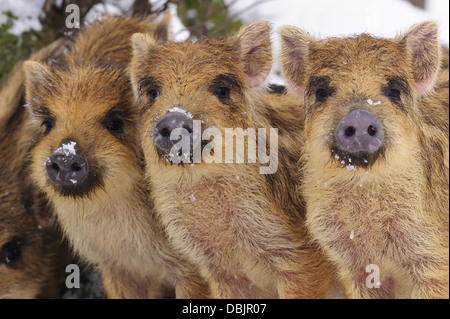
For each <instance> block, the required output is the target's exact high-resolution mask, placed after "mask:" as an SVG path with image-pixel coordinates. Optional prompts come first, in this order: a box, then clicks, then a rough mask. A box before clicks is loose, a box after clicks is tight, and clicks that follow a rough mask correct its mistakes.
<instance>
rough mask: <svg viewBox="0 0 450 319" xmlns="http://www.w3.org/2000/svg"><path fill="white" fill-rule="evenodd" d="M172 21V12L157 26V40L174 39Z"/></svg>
mask: <svg viewBox="0 0 450 319" xmlns="http://www.w3.org/2000/svg"><path fill="white" fill-rule="evenodd" d="M171 21H172V16H171V14H170V12H168V13H166V15H165V16H164V18H163V19H162V20H161V22H160V23H158V25H157V26H156V29H155V32H154V34H155V38H156V40H157V41H161V42H164V41H169V40H172V33H171V32H170V22H171Z"/></svg>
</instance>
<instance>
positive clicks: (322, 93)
mask: <svg viewBox="0 0 450 319" xmlns="http://www.w3.org/2000/svg"><path fill="white" fill-rule="evenodd" d="M329 96H330V92H329V91H328V89H325V88H319V89H317V91H316V100H317V101H318V102H323V101H325V100H326V99H327V98H328V97H329Z"/></svg>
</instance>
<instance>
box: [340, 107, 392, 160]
mask: <svg viewBox="0 0 450 319" xmlns="http://www.w3.org/2000/svg"><path fill="white" fill-rule="evenodd" d="M336 140H337V142H338V145H339V147H340V148H342V150H344V151H346V152H348V153H360V152H363V153H369V154H373V153H375V152H376V151H377V150H378V149H379V148H380V147H381V145H382V144H383V140H384V131H383V127H382V125H381V123H380V121H378V119H377V118H376V117H375V116H374V115H373V114H372V113H371V112H370V111H369V110H367V109H362V108H355V109H352V110H351V111H350V112H348V113H347V115H346V116H344V118H343V119H342V120H341V122H340V123H339V124H338V126H337V130H336Z"/></svg>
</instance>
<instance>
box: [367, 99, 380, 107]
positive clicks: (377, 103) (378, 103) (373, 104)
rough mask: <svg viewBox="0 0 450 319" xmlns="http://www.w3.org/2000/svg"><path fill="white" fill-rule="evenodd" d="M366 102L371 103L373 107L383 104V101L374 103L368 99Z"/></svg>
mask: <svg viewBox="0 0 450 319" xmlns="http://www.w3.org/2000/svg"><path fill="white" fill-rule="evenodd" d="M366 101H367V103H369V104H370V105H372V106H375V105H380V104H381V101H378V102H374V101H372V99H368V100H366Z"/></svg>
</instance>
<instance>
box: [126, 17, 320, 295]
mask: <svg viewBox="0 0 450 319" xmlns="http://www.w3.org/2000/svg"><path fill="white" fill-rule="evenodd" d="M132 42H133V47H134V55H133V60H132V63H131V67H130V76H131V81H132V84H133V89H134V92H135V95H136V98H137V100H138V101H139V103H140V105H141V113H142V126H141V131H140V133H141V139H142V141H141V142H142V146H143V150H144V155H145V159H146V164H147V174H146V176H147V179H148V181H149V182H150V185H151V195H152V198H153V200H154V203H155V208H156V211H157V213H158V215H159V216H160V218H161V220H162V222H163V224H164V226H165V228H166V229H167V234H168V237H169V240H170V241H171V243H173V245H174V246H175V247H176V248H178V249H179V251H180V252H181V253H182V254H183V255H184V256H186V257H187V258H188V259H189V260H190V261H191V262H192V263H194V264H196V265H198V267H199V268H200V271H201V274H202V276H203V278H204V279H205V280H206V281H207V282H208V283H209V285H210V287H211V291H212V294H211V295H212V297H213V298H279V297H281V298H318V297H324V296H325V294H326V290H327V285H328V271H329V268H328V267H326V266H327V263H326V262H323V259H321V258H320V253H319V252H318V250H317V249H315V247H314V245H310V244H309V242H308V240H307V237H306V234H305V228H304V227H303V220H302V216H301V212H302V209H301V208H300V207H298V205H293V204H292V203H293V202H294V203H296V202H297V201H300V199H298V198H295V199H292V198H289V195H288V193H289V194H292V193H295V192H292V191H293V189H289V185H291V184H290V183H289V178H290V177H289V175H290V174H289V173H288V172H287V170H290V169H292V168H293V167H292V166H293V165H292V163H291V164H288V163H289V162H290V158H289V156H292V154H290V155H287V154H284V152H283V154H282V153H281V151H280V153H279V158H281V157H283V159H280V162H281V163H282V164H281V165H279V167H278V171H277V172H276V173H275V174H273V175H271V176H265V175H263V174H260V172H259V166H260V164H251V163H248V161H245V164H237V163H236V162H233V163H218V162H217V161H216V162H214V163H207V162H205V161H203V162H201V163H195V164H186V163H184V164H181V165H174V164H172V163H170V162H169V161H168V160H167V158H165V157H164V156H163V155H162V154H161V152H160V151H159V150H158V148H157V147H156V144H155V142H154V140H153V134H154V128H155V125H156V124H157V123H158V121H159V119H160V118H161V117H163V116H164V115H165V114H166V113H167V112H168V111H169V110H170V109H172V108H173V107H178V108H179V109H183V110H185V111H186V112H188V113H189V114H191V115H192V117H193V119H194V120H201V122H202V130H203V131H204V130H206V129H213V128H216V129H217V130H218V131H220V133H221V134H222V136H223V134H224V131H225V129H226V128H242V129H243V130H245V129H246V128H257V127H261V128H267V129H268V128H269V127H271V125H275V127H277V126H278V125H280V126H283V127H282V128H281V127H280V133H281V134H280V137H279V138H280V139H285V140H284V141H283V142H280V145H282V147H288V148H290V152H292V153H295V152H296V149H295V146H296V145H299V144H298V143H296V142H297V141H296V140H295V135H293V136H292V137H290V135H289V133H290V132H292V131H295V130H296V128H295V127H284V126H289V125H291V124H292V123H293V119H294V118H298V117H301V116H302V111H301V108H300V107H297V108H295V107H292V109H290V110H289V107H291V106H293V105H294V106H295V105H298V100H297V99H292V98H290V97H288V96H286V95H276V94H269V93H267V92H264V91H263V90H261V88H260V87H258V86H260V85H261V84H262V82H263V81H264V80H265V78H266V76H267V74H268V73H269V71H270V69H271V66H272V50H271V40H270V24H269V23H266V22H255V23H252V24H250V25H247V26H245V27H243V28H242V30H241V31H240V32H239V33H238V34H237V35H235V36H233V37H230V38H227V39H224V40H212V39H211V40H207V39H203V40H199V41H196V42H185V43H171V42H168V43H164V44H158V43H157V42H156V41H155V39H154V38H153V37H152V36H149V35H143V34H136V35H134V36H133V38H132ZM223 88H225V89H223ZM218 89H220V90H219V91H222V92H229V94H228V95H227V94H224V95H225V96H218V93H217V90H218ZM228 90H229V91H228ZM219 95H220V94H219ZM270 99H273V102H272V104H271V103H270V102H268V101H266V100H270ZM283 103H284V104H286V105H285V106H286V110H289V111H292V112H294V113H293V114H285V113H284V112H286V113H289V111H281V109H282V107H281V105H282V104H283ZM272 107H273V108H272ZM276 107H278V109H276ZM259 112H260V113H259ZM272 115H273V118H274V119H273V122H270V121H269V120H268V119H266V118H265V116H272ZM275 115H276V116H275ZM277 116H278V117H279V119H275V118H276V117H277ZM258 125H262V126H258ZM267 138H269V137H268V136H267ZM289 139H292V140H289ZM211 143H215V144H214V153H219V151H221V152H222V153H221V154H224V150H225V149H226V147H227V145H226V144H227V142H225V143H223V144H219V143H218V142H217V141H216V140H214V141H213V142H211ZM291 143H292V144H291ZM287 145H289V146H287ZM271 151H272V152H273V151H275V150H274V149H271ZM208 156H211V157H212V155H211V153H210V154H209V155H206V157H205V156H204V159H206V160H207V161H211V162H212V158H211V157H208ZM244 157H247V156H246V155H245V156H244ZM292 157H293V156H292ZM222 159H223V158H222ZM289 165H291V166H289ZM294 171H295V170H294ZM288 189H289V191H288ZM285 205H287V206H288V207H289V208H286V209H285V207H284V206H285ZM293 206H296V207H295V208H294V209H290V208H292V207H293Z"/></svg>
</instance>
